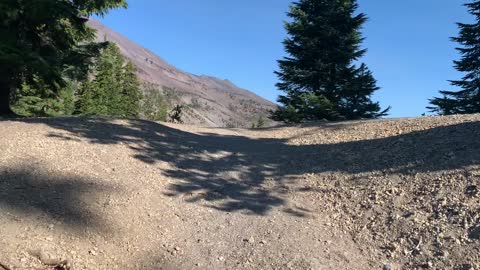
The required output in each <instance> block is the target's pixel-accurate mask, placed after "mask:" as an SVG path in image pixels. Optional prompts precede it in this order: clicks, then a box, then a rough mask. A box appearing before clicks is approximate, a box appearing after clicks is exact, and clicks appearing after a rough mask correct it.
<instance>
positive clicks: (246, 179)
mask: <svg viewBox="0 0 480 270" xmlns="http://www.w3.org/2000/svg"><path fill="white" fill-rule="evenodd" d="M18 121H21V122H25V123H40V124H46V125H49V126H51V127H53V128H55V129H58V130H59V131H60V130H61V131H66V133H65V132H59V133H56V132H55V133H52V134H50V136H52V137H57V138H63V139H65V140H78V139H86V140H88V142H89V143H93V144H125V145H127V146H128V147H130V149H132V150H133V152H134V156H135V158H137V159H139V160H141V161H143V162H146V163H149V164H152V163H156V162H168V163H170V164H171V165H173V168H172V169H170V170H166V171H162V173H163V174H165V175H166V176H168V177H171V178H173V179H176V180H177V182H176V183H175V184H172V185H171V186H170V191H169V193H168V194H169V195H170V196H177V195H189V198H188V201H190V202H192V203H195V202H198V201H200V200H206V201H211V202H217V203H216V204H215V205H216V206H214V207H215V208H217V209H219V210H222V211H245V212H247V213H250V214H257V215H264V214H266V213H267V212H268V211H269V210H271V209H272V208H274V207H280V206H282V205H284V204H285V201H284V199H283V198H282V193H286V192H288V188H287V184H288V183H289V181H296V180H294V179H295V177H296V176H299V175H302V174H305V173H321V172H343V173H349V174H359V173H366V172H383V173H398V174H411V173H416V172H419V173H421V172H431V171H441V170H452V169H461V168H465V167H467V166H470V165H478V164H479V163H480V152H479V151H478V149H480V140H478V138H479V136H480V123H479V122H469V123H461V124H456V125H451V126H444V127H438V128H433V129H429V130H424V131H416V132H412V133H408V134H403V135H398V136H393V137H388V138H380V139H373V140H363V141H353V142H344V143H336V144H317V145H302V146H295V145H288V144H286V140H282V139H251V138H246V137H242V136H224V135H216V134H195V133H187V132H183V131H180V130H177V129H173V128H170V127H167V126H164V125H161V124H158V123H152V122H148V121H142V120H127V121H126V123H127V124H120V123H119V122H118V121H113V120H106V119H83V118H67V119H20V120H18ZM274 130H275V129H274V128H273V129H272V131H274ZM297 181H298V180H297Z"/></svg>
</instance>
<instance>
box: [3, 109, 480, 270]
mask: <svg viewBox="0 0 480 270" xmlns="http://www.w3.org/2000/svg"><path fill="white" fill-rule="evenodd" d="M478 120H480V116H478V115H474V116H464V117H427V118H420V119H404V120H381V121H367V122H352V123H343V124H317V125H304V126H298V127H277V128H271V129H263V130H240V129H238V130H229V129H212V128H199V127H192V126H180V125H172V124H158V123H151V122H146V121H134V120H131V121H127V120H124V121H120V120H104V119H22V120H16V121H2V122H0V136H1V138H2V139H1V140H0V153H1V155H0V263H3V264H6V265H8V266H11V267H12V268H13V267H20V268H19V269H28V267H42V264H41V262H40V260H39V259H38V258H37V257H38V256H37V257H36V256H32V254H31V253H32V252H31V251H32V250H42V251H43V252H44V253H45V254H46V255H45V256H50V257H52V258H62V259H68V260H69V261H70V262H71V263H72V264H73V265H74V269H388V267H391V269H416V268H421V267H429V268H433V269H454V268H455V269H477V268H478V267H479V266H480V265H479V264H480V260H479V255H478V254H480V244H479V242H480V241H478V240H477V239H476V235H475V230H476V229H477V226H480V216H479V214H478V213H480V211H479V210H480V209H479V208H478V207H479V205H480V201H479V197H478V195H477V192H476V188H477V187H478V186H479V185H480V181H479V178H478V176H479V175H480V171H479V170H478V169H479V167H478V165H479V162H480V153H479V152H478V149H479V148H478V146H479V144H480V142H478V140H477V138H478V135H480V124H479V123H478V122H477V121H478ZM469 190H470V193H469V192H468V191H469ZM478 228H479V229H478V230H480V227H478ZM479 238H480V233H479ZM460 267H462V268H460ZM469 267H471V268H469ZM475 267H477V268H475ZM0 269H1V268H0ZM13 269H16V268H13Z"/></svg>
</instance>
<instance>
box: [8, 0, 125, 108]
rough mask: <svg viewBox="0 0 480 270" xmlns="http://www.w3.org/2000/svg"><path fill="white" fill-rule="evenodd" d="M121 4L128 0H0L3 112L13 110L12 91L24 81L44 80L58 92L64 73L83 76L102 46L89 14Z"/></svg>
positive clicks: (62, 83) (63, 82)
mask: <svg viewBox="0 0 480 270" xmlns="http://www.w3.org/2000/svg"><path fill="white" fill-rule="evenodd" d="M117 7H126V2H125V0H42V1H33V0H28V1H21V0H2V1H0V37H1V39H0V115H1V114H10V113H11V110H10V98H11V96H12V94H13V93H12V91H13V90H14V89H17V88H20V87H21V85H22V83H27V84H35V80H41V81H42V82H43V83H44V84H45V85H47V86H48V87H49V88H50V89H51V90H52V91H58V90H59V89H61V87H62V86H63V85H65V80H64V79H65V75H68V76H70V77H75V76H84V75H85V74H86V71H87V69H88V64H89V63H88V62H89V59H91V56H92V55H94V54H95V52H97V51H98V49H99V46H98V45H97V44H94V43H92V41H93V40H94V37H95V34H94V30H93V29H91V28H89V27H88V26H87V25H86V22H87V20H88V16H90V15H92V14H97V15H103V14H105V13H106V12H107V11H108V10H110V9H112V8H117ZM66 67H70V68H69V69H67V71H68V72H66V73H65V71H66Z"/></svg>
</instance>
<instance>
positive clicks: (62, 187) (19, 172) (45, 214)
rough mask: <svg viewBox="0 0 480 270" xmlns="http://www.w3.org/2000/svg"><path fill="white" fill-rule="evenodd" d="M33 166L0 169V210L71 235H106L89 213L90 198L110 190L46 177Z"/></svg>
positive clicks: (96, 217)
mask: <svg viewBox="0 0 480 270" xmlns="http://www.w3.org/2000/svg"><path fill="white" fill-rule="evenodd" d="M41 171H42V170H41V169H40V168H38V167H36V166H35V165H31V164H29V165H25V166H19V167H14V168H4V167H0V209H1V208H5V210H6V211H10V212H12V213H18V214H28V216H31V217H32V216H36V217H37V218H47V219H51V220H52V223H56V222H58V223H60V224H62V225H65V226H66V228H68V229H72V230H75V231H79V232H81V231H85V230H95V231H99V232H106V231H108V228H109V226H108V225H107V224H106V222H105V221H104V220H103V219H102V218H101V216H100V215H98V214H95V213H94V212H93V211H92V208H91V207H89V205H90V206H91V202H90V203H89V200H90V199H91V196H92V195H93V194H103V193H107V192H109V193H111V192H112V188H111V187H109V186H106V185H102V184H99V183H98V182H95V181H93V180H89V179H85V178H82V177H77V176H68V175H51V174H50V173H49V174H48V175H47V174H45V173H43V172H41Z"/></svg>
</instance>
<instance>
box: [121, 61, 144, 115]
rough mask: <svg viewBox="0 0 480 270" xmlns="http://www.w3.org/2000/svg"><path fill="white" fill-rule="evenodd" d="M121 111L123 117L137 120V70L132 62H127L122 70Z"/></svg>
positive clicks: (138, 113)
mask: <svg viewBox="0 0 480 270" xmlns="http://www.w3.org/2000/svg"><path fill="white" fill-rule="evenodd" d="M122 84H123V85H122V90H123V91H122V99H123V100H122V103H121V104H122V106H123V109H122V111H123V112H124V117H127V118H137V117H139V116H140V99H141V98H142V95H141V91H140V81H139V80H138V77H137V68H136V66H135V65H134V64H133V63H132V62H130V61H129V62H128V63H127V65H126V66H125V68H124V70H123V79H122Z"/></svg>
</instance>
